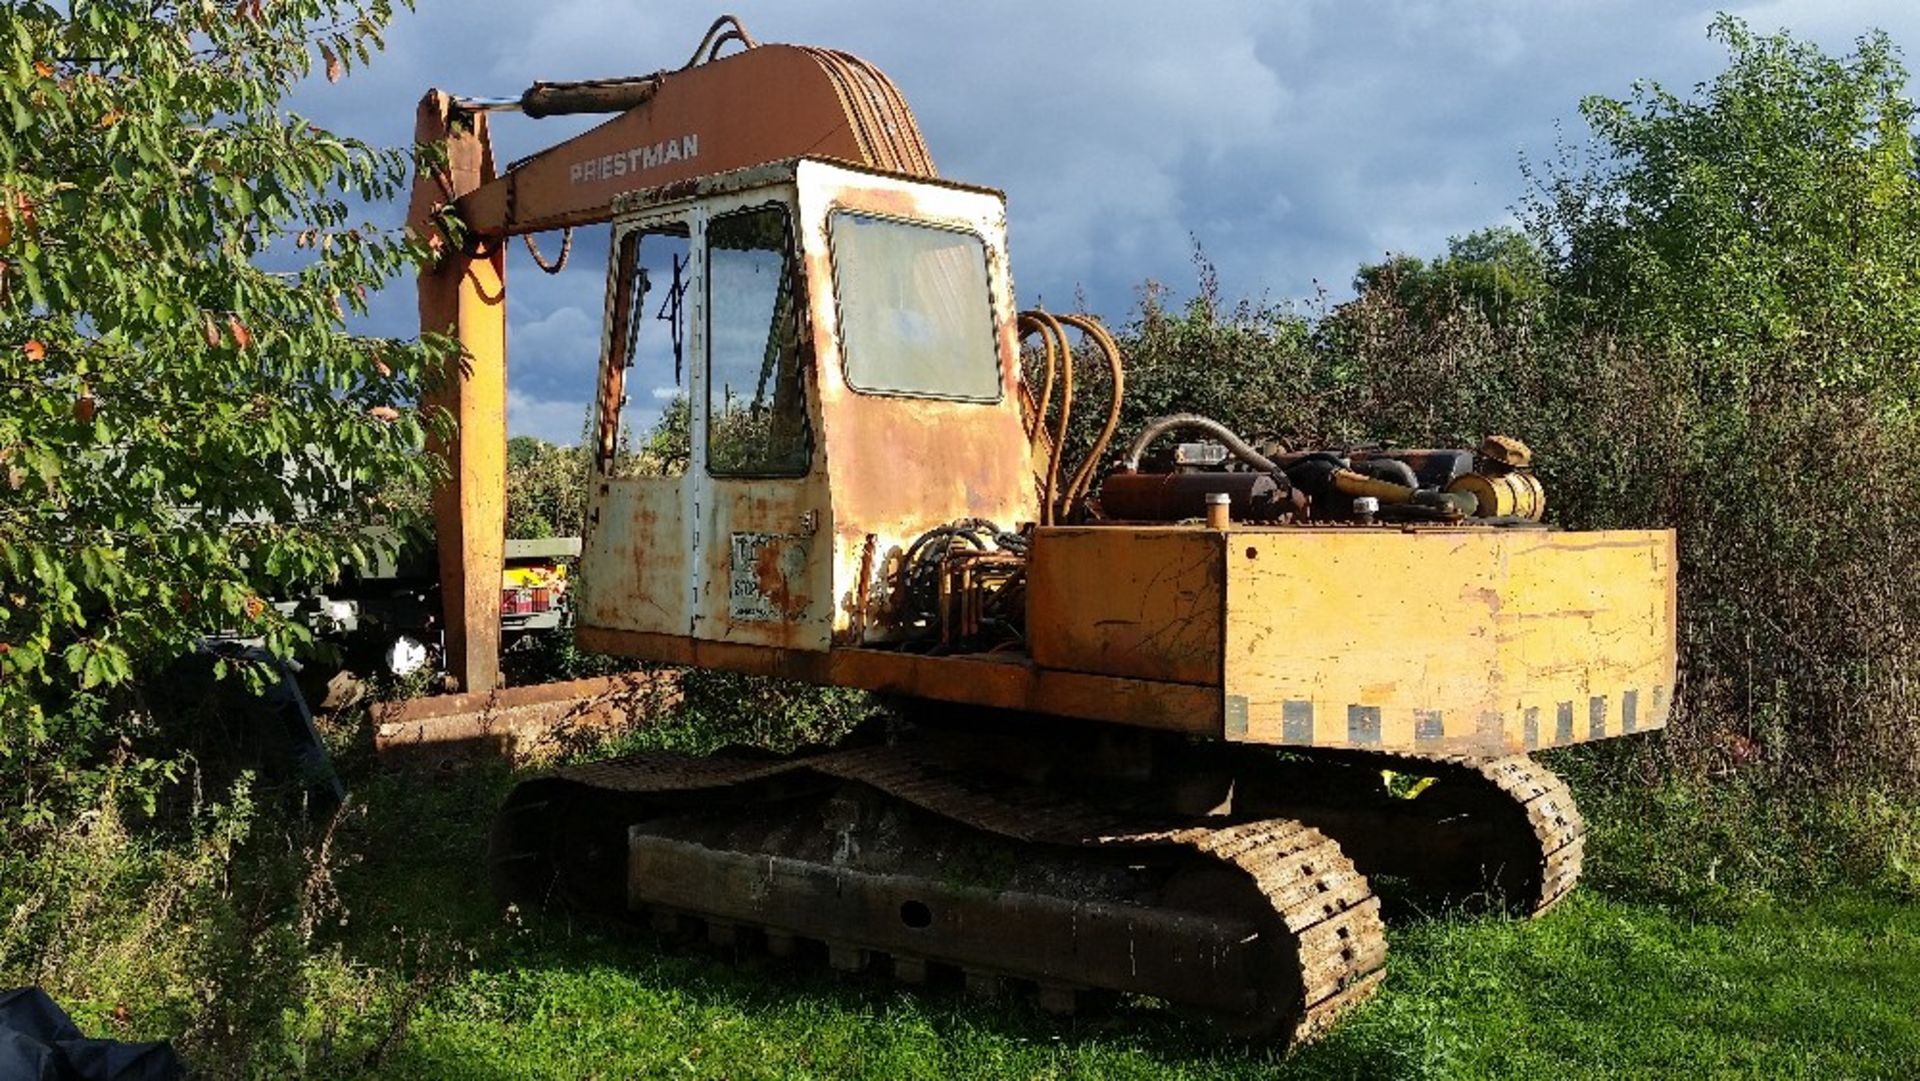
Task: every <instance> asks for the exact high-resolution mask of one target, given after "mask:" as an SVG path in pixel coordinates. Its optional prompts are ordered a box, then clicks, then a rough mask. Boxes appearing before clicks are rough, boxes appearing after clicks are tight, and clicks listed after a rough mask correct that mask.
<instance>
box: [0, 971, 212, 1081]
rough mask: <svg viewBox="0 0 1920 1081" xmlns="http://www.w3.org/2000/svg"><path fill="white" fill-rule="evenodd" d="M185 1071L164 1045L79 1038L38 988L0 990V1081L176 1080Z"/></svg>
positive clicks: (158, 1042)
mask: <svg viewBox="0 0 1920 1081" xmlns="http://www.w3.org/2000/svg"><path fill="white" fill-rule="evenodd" d="M185 1076H187V1068H186V1066H185V1065H184V1064H183V1063H182V1062H181V1061H180V1057H179V1056H178V1055H175V1054H174V1053H173V1048H171V1047H169V1046H167V1043H166V1041H164V1040H162V1041H157V1042H154V1043H124V1042H122V1041H120V1040H90V1039H87V1038H86V1037H85V1036H82V1035H80V1029H79V1028H78V1027H77V1026H75V1025H74V1023H73V1020H72V1018H69V1017H68V1016H67V1014H66V1011H64V1010H62V1009H61V1008H60V1007H58V1006H56V1005H54V1002H53V1000H52V999H50V998H48V997H47V993H46V992H45V991H42V990H40V989H39V988H38V987H22V988H18V989H16V990H13V991H0V1081H177V1079H179V1078H184V1077H185Z"/></svg>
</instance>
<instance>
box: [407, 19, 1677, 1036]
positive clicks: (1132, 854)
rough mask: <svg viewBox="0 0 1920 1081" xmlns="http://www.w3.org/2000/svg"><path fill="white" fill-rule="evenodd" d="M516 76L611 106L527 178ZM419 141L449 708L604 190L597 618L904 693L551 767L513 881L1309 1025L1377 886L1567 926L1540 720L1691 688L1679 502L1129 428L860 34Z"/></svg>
mask: <svg viewBox="0 0 1920 1081" xmlns="http://www.w3.org/2000/svg"><path fill="white" fill-rule="evenodd" d="M729 48H731V51H730V52H729V51H728V50H729ZM503 110H512V111H520V112H524V113H526V114H527V115H529V116H542V115H553V114H558V113H578V112H605V113H608V114H609V115H610V118H609V119H608V120H606V121H605V122H604V123H602V124H601V125H599V126H598V127H595V128H593V129H592V130H590V131H587V132H585V133H584V134H581V135H579V136H576V137H574V138H571V139H568V140H566V141H564V142H561V143H559V144H558V145H555V146H553V147H551V148H550V149H547V150H545V151H543V152H541V153H539V154H537V155H535V156H533V157H531V158H528V159H526V160H524V161H521V162H517V163H514V164H513V165H511V166H510V167H508V168H507V169H505V170H504V171H500V170H498V169H496V166H495V163H494V160H493V155H492V151H491V148H490V144H489V140H488V127H487V125H488V119H489V116H490V115H491V114H492V113H495V112H499V111H503ZM418 131H419V141H420V142H422V143H427V144H431V145H433V146H437V147H440V148H443V149H444V154H442V155H436V157H437V159H438V160H437V161H436V164H435V165H434V166H433V167H431V168H427V169H424V170H423V171H422V173H421V174H420V176H419V178H418V181H417V184H416V187H415V192H414V199H413V204H412V207H411V211H410V215H411V222H412V224H413V227H414V229H415V230H416V231H417V233H418V234H419V235H420V236H421V237H423V238H427V239H429V240H430V242H432V243H434V244H437V245H438V246H439V254H440V257H439V261H438V263H437V264H436V265H435V266H433V267H432V268H431V269H430V270H428V271H427V272H425V273H423V274H422V276H421V279H420V316H421V326H422V329H423V330H426V331H436V332H450V333H452V334H454V335H456V336H457V337H458V338H459V339H460V341H461V342H462V343H463V344H464V345H465V350H466V356H465V358H464V359H463V361H462V364H461V367H460V370H459V371H458V372H457V373H452V375H451V377H450V378H448V379H447V380H445V381H444V386H443V387H442V389H441V390H439V391H438V395H439V398H438V402H439V404H441V405H443V406H445V407H446V408H447V409H449V410H450V411H451V412H452V414H453V415H454V417H455V418H456V420H457V429H456V432H455V434H454V435H453V437H452V438H451V440H450V442H449V443H448V444H447V445H445V446H443V447H440V448H438V450H439V451H440V453H442V454H444V455H445V456H446V458H447V460H448V461H449V463H450V465H451V467H452V468H451V471H450V480H449V482H448V483H447V484H446V485H445V487H444V489H443V490H442V491H441V492H440V493H438V496H437V498H436V501H435V515H436V519H437V522H438V526H439V543H440V552H441V565H442V578H443V591H444V595H445V598H446V599H445V606H446V623H447V643H446V644H447V658H448V665H449V668H450V671H451V672H452V674H453V675H454V676H455V677H457V679H458V680H459V682H460V685H461V690H462V691H463V692H464V694H465V697H464V698H463V699H461V701H463V702H467V703H470V704H477V703H482V702H483V701H484V700H486V698H487V696H488V695H490V694H493V693H495V692H496V691H497V690H498V678H499V677H498V672H497V659H496V657H497V644H496V640H495V639H496V637H497V634H498V603H499V592H498V584H499V581H500V564H501V550H502V538H503V534H504V502H505V496H504V478H505V443H506V432H505V411H506V408H505V407H506V396H505V371H506V358H505V312H506V284H505V280H504V269H505V261H504V252H505V248H506V245H507V242H508V241H509V240H510V238H511V237H513V236H514V235H515V234H533V233H536V232H543V231H551V230H555V229H560V230H568V229H571V228H574V227H578V226H583V225H588V224H594V223H611V225H612V230H611V245H610V253H609V262H608V271H607V295H606V304H605V323H604V327H603V346H602V350H601V358H600V368H599V376H598V379H597V382H596V385H595V387H594V389H593V393H594V397H595V401H596V402H597V403H598V404H597V409H596V411H595V414H594V415H595V417H596V418H597V420H596V426H595V431H594V434H593V437H592V445H591V450H592V453H593V469H592V476H591V478H590V481H589V490H588V493H587V499H588V528H587V536H586V537H585V540H584V550H583V554H582V557H581V563H582V565H581V573H580V584H579V586H578V588H577V595H576V601H575V604H576V607H575V621H576V632H575V633H576V635H577V638H578V640H579V642H580V643H581V644H582V645H583V646H585V647H587V648H590V649H593V650H598V651H602V652H607V653H614V654H620V655H624V656H628V657H632V658H638V659H644V660H649V661H657V662H666V663H671V664H680V665H694V666H701V667H707V668H716V669H726V670H731V671H737V672H749V673H759V674H767V675H776V676H784V677H789V678H795V679H801V680H808V681H812V682H816V683H821V684H827V685H833V686H841V687H853V688H864V689H867V690H870V691H873V692H876V693H878V694H880V695H883V696H885V698H886V699H887V700H888V701H889V702H891V703H892V705H893V706H894V709H893V711H892V712H893V714H894V715H895V720H893V721H892V722H890V723H889V725H888V726H886V728H885V729H884V730H875V731H865V730H863V731H862V732H861V733H857V734H856V735H855V737H853V738H852V739H850V740H848V741H847V742H846V743H845V744H843V745H841V746H839V747H835V748H831V749H825V750H819V751H815V752H810V753H803V754H797V755H791V756H772V755H768V754H765V753H759V752H753V751H747V750H739V751H727V752H721V753H718V754H714V755H709V756H702V757H688V756H681V755H673V754H665V753H655V754H642V755H636V756H629V757H626V758H618V759H613V760H610V761H603V762H596V763H591V764H588V765H582V766H575V767H569V768H565V769H561V770H559V771H557V772H554V773H551V774H548V775H545V776H541V777H536V778H533V779H530V780H527V781H525V782H523V783H521V784H520V785H519V786H518V787H517V788H516V789H515V790H514V792H513V793H512V795H511V796H510V797H509V798H508V800H507V803H506V805H505V806H504V807H503V808H502V809H501V811H500V812H499V815H498V817H497V819H496V821H495V824H494V829H493V841H492V848H491V853H490V860H491V864H492V875H493V881H494V883H495V886H496V889H497V890H498V891H499V892H500V894H501V896H502V897H503V898H506V899H511V900H516V901H519V902H522V903H526V904H535V905H539V904H554V903H560V904H566V905H570V906H574V907H576V908H579V909H584V910H588V911H591V912H596V913H600V914H603V915H607V916H617V917H623V918H634V919H645V920H650V921H652V922H653V923H655V924H656V925H660V926H663V927H681V928H687V927H701V928H704V929H705V932H706V934H707V935H708V936H709V937H710V938H711V939H713V940H714V941H715V942H720V943H724V944H726V945H729V946H732V947H734V948H737V949H764V950H767V951H770V952H772V953H775V954H781V955H785V954H790V953H803V954H812V953H818V954H819V955H820V956H821V957H822V958H823V959H824V960H825V961H826V962H827V963H828V964H830V965H832V966H833V967H835V968H840V969H869V968H880V967H882V966H884V967H885V968H887V969H888V970H889V971H891V972H892V974H893V975H895V976H897V977H898V978H900V979H902V980H905V981H910V982H919V981H923V980H926V979H929V978H937V977H940V976H942V975H943V974H958V976H959V977H960V978H963V979H964V980H965V982H966V983H967V984H968V985H969V986H971V987H974V988H976V989H981V990H992V989H995V988H999V987H1002V986H1004V985H1006V984H1007V983H1009V982H1013V983H1017V984H1023V985H1026V986H1030V987H1033V988H1036V989H1037V992H1038V997H1039V1001H1040V1003H1041V1005H1043V1006H1045V1007H1048V1008H1051V1009H1061V1010H1067V1009H1072V1008H1073V1007H1074V1005H1075V1003H1076V1002H1077V1001H1078V1000H1079V998H1080V996H1081V994H1082V993H1083V992H1087V991H1105V992H1132V993H1138V994H1144V995H1149V996H1154V997H1157V998H1160V999H1163V1000H1165V1001H1167V1002H1169V1003H1171V1004H1173V1005H1174V1006H1176V1007H1179V1008H1182V1009H1185V1010H1190V1011H1192V1012H1194V1013H1196V1014H1198V1015H1200V1016H1203V1017H1205V1018H1207V1019H1210V1020H1211V1021H1213V1022H1215V1023H1217V1024H1219V1025H1220V1026H1221V1027H1222V1028H1224V1029H1226V1030H1229V1031H1232V1032H1236V1033H1245V1034H1251V1035H1258V1036H1267V1037H1278V1038H1304V1037H1306V1036H1309V1035H1311V1034H1312V1033H1314V1032H1316V1031H1318V1030H1320V1029H1321V1028H1322V1027H1324V1026H1325V1025H1326V1024H1327V1023H1329V1022H1330V1021H1331V1020H1332V1019H1333V1018H1335V1017H1336V1016H1338V1015H1339V1014H1340V1013H1341V1011H1342V1010H1344V1009H1345V1008H1347V1007H1348V1006H1351V1005H1352V1004H1354V1003H1357V1002H1359V1001H1362V1000H1363V999H1364V998H1365V997H1366V996H1367V995H1368V994H1370V992H1371V990H1372V989H1373V988H1374V987H1375V986H1376V985H1377V984H1378V982H1379V980H1380V978H1381V976H1382V973H1383V964H1384V958H1385V951H1386V939H1385V932H1384V928H1383V924H1382V922H1381V918H1380V904H1379V900H1378V899H1377V898H1376V897H1375V895H1374V892H1373V887H1372V884H1371V883H1372V880H1373V878H1374V877H1375V876H1379V875H1390V876H1395V877H1396V878H1397V879H1399V880H1401V881H1404V882H1405V883H1407V885H1408V888H1409V889H1411V890H1414V891H1416V892H1418V893H1420V894H1423V895H1428V896H1436V897H1443V898H1448V899H1454V900H1462V899H1474V900H1477V901H1479V902H1480V903H1492V904H1498V905H1502V906H1505V907H1507V908H1508V909H1510V910H1512V911H1514V912H1517V913H1519V914H1523V915H1524V914H1531V913H1535V912H1539V911H1542V910H1544V909H1545V908H1547V907H1548V906H1550V905H1552V904H1554V903H1555V902H1556V901H1557V900H1559V899H1560V898H1561V897H1563V896H1564V895H1565V894H1566V892H1567V891H1568V890H1569V889H1571V888H1572V886H1573V883H1574V880H1575V878H1576V877H1577V876H1578V874H1579V870H1580V863H1581V854H1582V844H1583V840H1582V838H1583V833H1584V827H1583V825H1582V822H1581V819H1580V816H1579V813H1578V811H1577V810H1576V809H1575V807H1574V804H1573V800H1572V798H1571V796H1570V794H1569V793H1568V791H1567V788H1566V786H1565V785H1564V784H1563V783H1562V782H1561V781H1560V780H1559V779H1558V778H1556V777H1555V776H1554V775H1553V774H1552V773H1550V772H1549V771H1547V770H1546V769H1545V768H1544V767H1542V766H1540V765H1539V764H1538V763H1536V762H1535V761H1533V760H1532V759H1531V758H1530V757H1528V756H1529V753H1530V752H1532V751H1535V750H1538V749H1543V748H1549V747H1558V746H1566V745H1570V744H1574V743H1580V742H1584V741H1588V740H1595V739H1601V738H1611V737H1615V736H1621V735H1627V734H1631V733H1637V732H1645V731H1650V730H1653V729H1657V728H1659V727H1661V726H1663V725H1664V724H1665V722H1666V715H1667V712H1668V708H1669V704H1670V701H1671V695H1672V690H1673V685H1674V677H1675V669H1674V664H1675V611H1674V605H1675V602H1674V544H1673V536H1672V535H1671V533H1668V532H1664V531H1606V532H1572V531H1566V530H1562V529H1558V528H1554V527H1552V526H1550V525H1547V524H1544V522H1543V519H1544V513H1545V493H1544V490H1543V488H1542V486H1541V484H1540V481H1539V479H1538V478H1537V476H1536V475H1535V474H1534V472H1533V470H1532V461H1531V454H1530V452H1529V450H1528V448H1527V447H1526V445H1525V444H1524V443H1522V442H1521V441H1520V440H1518V439H1514V438H1510V437H1507V436H1489V437H1488V438H1486V439H1485V440H1483V441H1482V442H1481V443H1479V444H1478V445H1477V446H1475V447H1473V448H1470V449H1468V448H1462V449H1406V450H1402V449H1391V448H1387V449H1377V448H1376V449H1354V448H1318V447H1308V448H1286V447H1280V446H1274V445H1261V446H1256V445H1254V444H1253V443H1251V442H1249V441H1247V440H1244V439H1242V438H1240V437H1239V436H1238V435H1237V434H1236V433H1235V432H1233V431H1232V430H1231V428H1229V427H1228V426H1226V425H1223V424H1221V423H1219V422H1217V421H1215V420H1212V419H1209V418H1206V417H1200V416H1194V415H1187V414H1181V415H1174V416H1169V417H1161V418H1157V419H1155V420H1153V421H1151V422H1148V423H1146V424H1144V425H1143V426H1141V427H1140V429H1139V430H1138V431H1132V432H1125V433H1122V432H1120V431H1119V425H1120V420H1121V417H1122V416H1123V413H1122V410H1121V401H1122V396H1123V394H1124V387H1125V368H1124V364H1123V363H1122V358H1121V356H1120V351H1119V349H1118V347H1117V346H1116V344H1115V342H1114V340H1113V338H1112V337H1111V336H1110V335H1108V334H1107V332H1106V331H1105V330H1104V329H1102V328H1101V327H1100V325H1099V324H1098V323H1097V322H1095V321H1094V320H1091V319H1088V318H1085V317H1080V316H1067V315H1056V314H1050V313H1047V312H1038V311H1036V312H1024V313H1023V312H1020V311H1018V310H1016V308H1015V306H1014V292H1013V286H1012V282H1011V279H1010V275H1009V269H1008V267H1009V263H1008V256H1007V239H1006V210H1005V201H1004V197H1003V196H1002V195H1001V194H1000V193H999V192H997V191H993V190H991V189H987V188H981V187H975V186H971V185H967V184H960V183H955V182H952V181H948V180H943V179H940V178H938V177H937V176H936V174H935V171H934V168H933V163H932V159H931V157H930V156H929V155H928V153H927V149H926V146H925V145H924V143H923V141H922V139H921V137H920V133H919V129H918V127H917V125H916V124H915V122H914V118H913V115H912V113H911V112H910V111H909V109H908V108H907V105H906V102H905V101H904V99H903V98H902V97H901V95H900V93H899V91H898V90H897V89H896V88H895V87H894V85H893V84H892V83H891V82H890V81H889V80H888V79H887V77H886V76H885V75H883V74H881V73H880V72H879V71H878V70H877V69H875V68H873V67H872V66H870V65H868V64H867V63H865V62H863V61H861V60H858V59H856V58H854V57H851V56H848V55H846V54H844V53H840V52H836V51H833V50H829V49H818V48H809V47H802V46H793V45H777V44H760V43H758V42H756V41H755V40H753V38H752V37H750V36H749V35H748V34H747V32H746V30H745V29H744V28H743V27H741V26H740V25H739V23H738V22H737V20H733V19H731V18H722V19H721V20H720V21H718V22H716V23H715V24H714V28H713V29H712V30H711V31H710V32H709V34H708V35H707V38H706V39H705V40H704V41H703V42H702V43H701V45H700V47H699V48H698V49H697V50H696V51H695V53H694V55H693V58H692V59H691V60H690V61H689V62H688V63H687V64H686V65H684V66H682V67H680V68H678V69H675V70H672V71H662V72H658V73H656V74H653V75H647V76H642V77H638V78H632V79H617V80H606V81H600V82H591V83H570V84H545V83H543V84H538V85H536V86H534V87H533V88H531V89H530V90H528V91H527V92H526V93H525V94H523V95H521V96H520V97H518V98H512V99H498V100H478V99H462V98H458V97H453V96H449V95H446V94H443V93H440V92H438V91H434V92H431V93H429V94H428V95H427V96H426V98H425V99H424V100H423V101H422V102H421V104H420V108H419V113H418ZM569 240H570V237H569ZM529 246H530V247H531V244H530V245H529ZM565 247H570V244H568V245H565ZM536 258H539V256H538V253H537V252H536ZM1076 339H1077V341H1076ZM1090 362H1091V363H1095V364H1099V365H1102V366H1104V368H1105V369H1106V370H1105V371H1104V372H1102V373H1100V376H1099V377H1098V378H1092V379H1089V378H1087V373H1085V372H1082V373H1080V378H1079V379H1078V386H1077V387H1076V367H1084V366H1086V365H1087V364H1089V363H1090ZM1088 386H1098V387H1100V388H1102V390H1101V394H1100V397H1101V400H1099V401H1097V402H1096V403H1095V404H1094V406H1093V407H1092V408H1093V410H1094V412H1093V415H1094V416H1096V417H1098V418H1101V423H1100V424H1099V426H1098V427H1099V429H1100V430H1099V431H1098V433H1097V434H1096V435H1094V436H1093V438H1092V439H1091V444H1090V445H1088V444H1087V441H1086V437H1085V436H1084V435H1077V434H1076V433H1077V432H1078V431H1079V429H1077V428H1075V427H1074V426H1072V424H1071V423H1070V418H1071V415H1072V413H1073V411H1074V410H1075V409H1076V408H1078V409H1087V408H1089V407H1088V406H1087V404H1086V401H1085V399H1086V398H1087V397H1088V396H1089V395H1088V392H1087V389H1086V388H1087V387H1088ZM583 389H584V388H583ZM1076 390H1077V391H1078V393H1079V396H1080V400H1079V401H1076V400H1075V393H1076ZM659 402H668V403H672V404H671V406H670V407H671V408H681V409H684V421H685V423H684V424H683V425H680V426H677V427H676V426H671V425H660V426H658V427H654V426H653V421H654V420H655V413H654V412H653V410H654V409H656V408H657V403H659ZM676 432H677V433H678V434H677V436H676V434H675V433H676ZM1123 435H1124V436H1125V437H1127V438H1128V439H1129V442H1128V443H1127V444H1125V445H1124V450H1123V451H1119V452H1117V453H1110V452H1113V451H1115V449H1116V448H1117V447H1119V446H1121V445H1120V444H1117V443H1116V442H1115V440H1116V439H1117V438H1119V437H1121V436H1123ZM502 693H509V692H502ZM476 708H478V707H477V706H476ZM1414 779H1423V780H1419V781H1417V782H1416V781H1415V780H1414Z"/></svg>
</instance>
